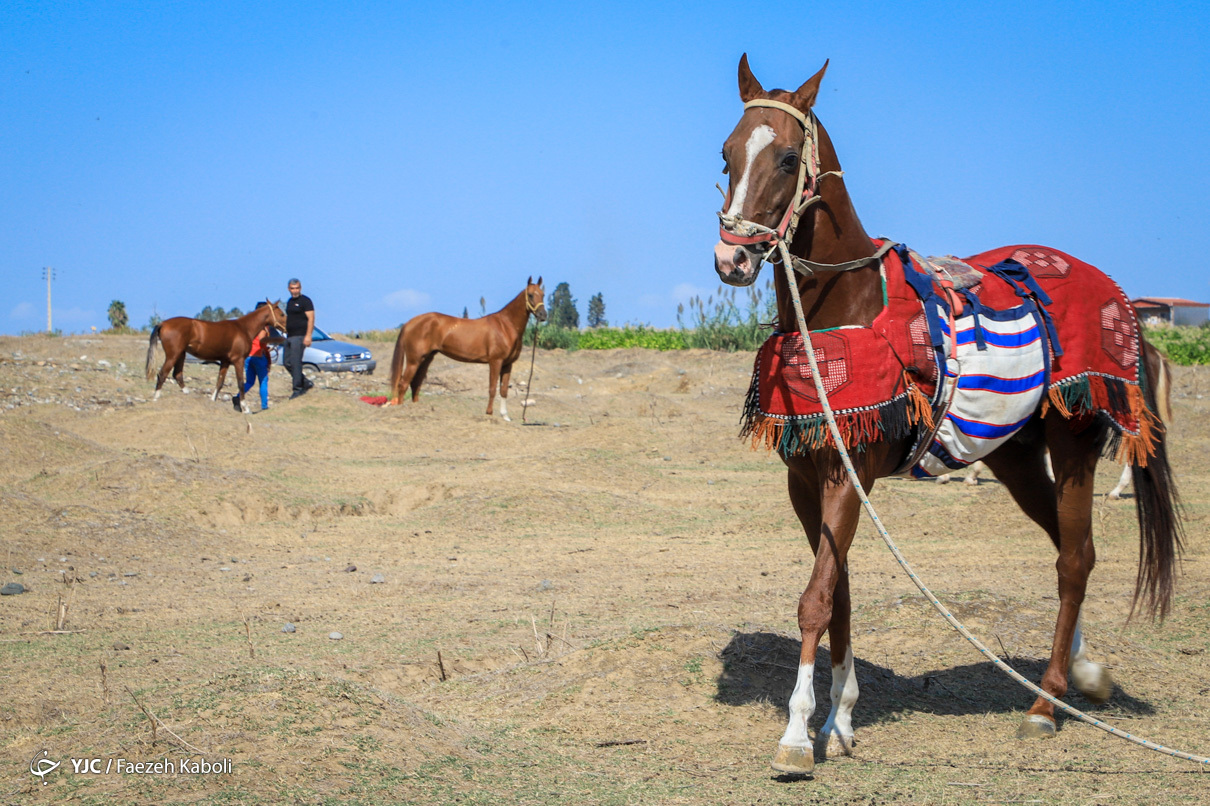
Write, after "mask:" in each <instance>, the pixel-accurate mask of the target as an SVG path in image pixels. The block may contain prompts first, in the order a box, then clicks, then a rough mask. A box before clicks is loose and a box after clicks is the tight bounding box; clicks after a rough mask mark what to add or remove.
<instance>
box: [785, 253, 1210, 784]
mask: <svg viewBox="0 0 1210 806" xmlns="http://www.w3.org/2000/svg"><path fill="white" fill-rule="evenodd" d="M777 246H778V248H779V249H780V250H781V257H782V266H784V267H785V271H786V281H787V283H788V284H789V286H790V298H791V300H793V302H794V315H795V316H796V317H797V318H798V329H799V332H800V333H802V341H803V349H804V350H805V351H806V353H807V362H808V363H809V364H810V365H811V380H812V381H813V382H814V383H815V393H816V394H817V395H819V403H820V405H821V406H822V407H823V413H824V418H825V419H826V420H827V422H828V431H829V432H830V433H831V434H832V442H833V443H834V444H835V445H836V452H837V453H839V454H840V460H841V461H842V462H843V463H844V469H845V471H847V472H848V474H849V481H850V482H851V483H852V485H853V489H855V490H856V491H857V495H858V497H859V498H860V499H861V505H862V506H863V507H865V511H866V514H868V515H869V516H870V520H872V521H873V522H874V527H875V528H876V529H877V530H878V534H879V535H880V536H881V537H882V540H883V542H884V543H886V545H887V548H889V549H890V550H891V554H893V555H894V556H895V559H896V560H897V561H898V562H899V565H900V566H901V567H902V568H903V570H904V572H905V573H907V575H908V578H909V579H911V580H912V582H913V583H914V584H915V585H916V587H917V588H919V589H920V592H921V593H923V594H924V596H925V598H926V599H928V600H929V601H930V602H932V604H933V607H934V608H936V609H937V612H938V613H940V614H941V615H942V617H943V618H944V619H945V620H946V621H948V622H949V624H950V626H951V627H953V628H954V629H955V630H957V631H958V633H959V634H960V635H961V636H962V637H963V638H965V639H966V640H967V641H970V642H971V644H972V645H973V646H974V647H975V649H977V650H979V651H980V652H982V653H983V655H984V657H986V658H987V659H988V660H990V661H991V662H992V663H993V664H995V666H996V668H997V669H999V670H1000V671H1002V672H1004V673H1005V674H1007V675H1008V676H1009V677H1011V678H1013V679H1014V680H1016V681H1017V682H1018V683H1020V684H1021V685H1023V686H1025V688H1027V689H1029V690H1030V691H1032V692H1033V693H1034V694H1036V695H1038V696H1039V697H1042V698H1043V699H1045V700H1047V701H1048V702H1050V703H1051V704H1052V705H1054V706H1056V707H1057V708H1059V709H1060V710H1062V711H1063V712H1065V713H1067V714H1070V715H1071V716H1074V717H1075V718H1076V719H1079V720H1080V721H1081V722H1087V723H1088V724H1089V725H1092V726H1093V727H1095V728H1100V729H1101V730H1103V731H1105V732H1107V733H1112V734H1113V735H1114V736H1118V737H1120V738H1123V739H1126V740H1127V741H1130V742H1134V743H1135V744H1137V745H1141V746H1142V747H1146V748H1147V749H1148V750H1155V751H1156V752H1159V753H1165V754H1167V755H1169V756H1175V757H1176V758H1183V759H1186V760H1188V761H1195V762H1197V763H1198V764H1210V758H1206V757H1205V756H1196V755H1193V754H1192V753H1185V752H1182V751H1180V750H1173V749H1172V748H1171V747H1165V746H1164V745H1162V744H1156V743H1155V742H1152V741H1148V740H1147V739H1144V738H1143V737H1141V736H1135V735H1134V734H1132V733H1127V732H1126V731H1123V730H1119V729H1118V728H1115V727H1114V726H1113V725H1109V724H1107V723H1105V722H1102V721H1101V720H1099V719H1096V718H1095V717H1091V716H1089V715H1088V714H1086V713H1084V712H1083V711H1081V710H1079V709H1077V708H1073V707H1072V706H1070V705H1068V704H1067V703H1065V702H1063V701H1062V700H1060V699H1058V698H1057V697H1054V696H1052V695H1050V694H1048V693H1047V692H1046V691H1043V690H1042V688H1041V687H1039V686H1037V685H1035V684H1034V683H1033V682H1032V681H1030V680H1027V679H1025V677H1023V676H1022V675H1021V674H1020V673H1019V672H1018V671H1017V670H1016V669H1014V668H1013V667H1012V666H1009V665H1008V664H1007V663H1005V662H1004V661H1002V660H1000V658H999V657H997V656H996V654H995V653H994V652H992V651H991V650H990V649H988V648H987V647H986V646H984V645H983V643H982V642H981V641H980V640H979V639H978V638H976V637H975V636H973V635H971V633H970V631H969V630H968V629H966V627H964V626H962V623H961V622H959V621H958V619H956V618H954V614H953V613H951V612H950V611H949V610H948V609H947V608H946V606H945V605H943V604H941V602H940V601H938V599H937V597H936V596H934V595H933V592H932V591H931V590H929V589H928V587H927V586H926V585H925V584H924V582H922V581H921V580H920V578H919V577H918V576H916V572H915V571H913V570H912V566H911V565H909V564H908V561H907V560H906V559H904V557H903V554H901V553H900V551H899V548H898V547H897V546H896V545H895V541H894V540H892V539H891V535H890V533H889V532H887V530H886V527H885V526H883V525H882V520H881V519H879V517H878V513H877V512H875V511H874V505H873V504H871V503H870V499H869V497H868V496H867V495H866V494H865V490H864V489H863V488H862V486H861V479H860V478H859V477H858V476H857V471H856V470H855V469H854V467H853V460H852V459H851V458H849V452H848V451H847V450H846V449H845V446H844V439H843V438H842V437H841V435H840V429H839V428H838V427H837V426H836V417H835V415H834V414H832V405H831V404H830V403H829V402H828V395H827V392H826V391H825V389H824V385H823V378H822V377H821V376H820V374H819V364H818V363H817V362H816V360H815V348H814V347H812V346H811V334H810V332H809V331H808V330H807V318H806V317H805V316H803V312H802V300H801V299H800V298H799V296H798V278H796V277H795V276H794V270H793V269H792V268H791V266H792V265H793V262H792V260H791V257H790V250H789V248H788V247H787V246H786V242H785V241H778V242H777Z"/></svg>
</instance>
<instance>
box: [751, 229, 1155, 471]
mask: <svg viewBox="0 0 1210 806" xmlns="http://www.w3.org/2000/svg"><path fill="white" fill-rule="evenodd" d="M959 263H962V264H965V265H966V266H967V267H968V268H969V269H971V271H965V272H964V271H963V270H962V269H961V266H959V265H958V264H959ZM942 269H944V270H942ZM947 278H948V279H947ZM882 281H883V287H884V292H885V293H884V298H885V299H886V304H885V306H884V308H883V310H882V312H881V313H880V314H879V315H878V316H877V317H876V318H875V320H874V322H873V323H871V325H870V326H868V327H862V326H851V327H842V328H832V329H828V330H823V331H812V333H811V341H812V344H813V345H814V348H815V359H816V362H817V363H818V364H819V367H820V373H821V376H822V380H823V383H824V389H825V391H826V392H827V394H828V399H829V401H830V403H831V405H832V409H833V413H834V414H835V416H836V422H837V426H838V427H839V430H840V433H841V437H842V439H843V440H844V443H845V446H846V448H848V449H850V450H861V449H862V448H863V447H864V446H866V445H869V444H871V443H874V442H878V441H881V440H884V439H901V438H905V437H909V436H911V437H914V438H915V440H916V441H917V442H919V441H920V440H923V439H928V440H930V444H929V445H928V446H927V448H926V449H923V450H924V452H923V454H922V456H921V458H920V459H919V460H918V461H917V463H916V464H915V466H914V467H912V468H910V469H909V472H910V473H911V474H912V475H914V476H917V477H929V476H934V475H938V474H942V473H948V472H950V471H951V470H956V469H960V468H962V467H965V466H966V465H968V464H970V463H972V462H974V461H975V460H977V459H979V458H982V457H983V456H986V455H987V454H988V453H990V452H991V451H993V450H994V449H995V448H997V447H998V446H999V445H1001V444H1003V443H1004V442H1005V441H1007V440H1008V439H1010V438H1011V437H1012V436H1013V434H1015V433H1016V432H1017V430H1019V429H1020V428H1021V427H1022V426H1024V425H1025V423H1026V422H1028V421H1029V419H1030V418H1031V417H1032V416H1034V414H1035V413H1039V412H1040V413H1045V412H1046V410H1047V408H1048V407H1049V406H1054V407H1055V409H1056V410H1057V411H1058V412H1059V413H1060V414H1061V415H1063V416H1064V417H1066V418H1068V419H1069V420H1071V423H1072V427H1073V428H1076V429H1082V428H1086V427H1088V426H1089V425H1091V424H1092V422H1093V420H1094V419H1096V418H1102V419H1104V420H1105V421H1106V422H1107V424H1108V425H1109V426H1110V430H1111V437H1110V439H1109V441H1108V443H1107V448H1106V451H1107V453H1108V454H1110V455H1113V456H1114V457H1115V458H1116V459H1117V460H1118V461H1120V462H1132V463H1135V464H1139V465H1145V464H1146V462H1147V458H1148V457H1149V456H1151V455H1152V453H1153V452H1154V449H1155V440H1156V437H1157V434H1156V428H1157V427H1158V419H1157V417H1156V416H1155V414H1154V413H1153V412H1151V411H1150V410H1149V409H1148V408H1147V406H1146V404H1145V402H1144V397H1143V390H1142V386H1141V383H1142V378H1143V377H1144V375H1143V372H1142V367H1141V364H1140V360H1141V355H1140V354H1141V351H1140V344H1139V339H1140V336H1139V326H1138V322H1137V321H1136V319H1135V316H1134V309H1133V308H1132V306H1131V305H1130V303H1129V301H1128V300H1127V299H1126V296H1125V295H1124V294H1123V293H1122V291H1121V289H1120V288H1118V286H1117V285H1116V284H1115V283H1114V282H1113V280H1111V279H1110V278H1109V277H1108V276H1106V275H1105V274H1104V273H1102V272H1101V271H1099V270H1098V269H1096V268H1094V267H1092V266H1090V265H1088V264H1086V263H1083V262H1081V261H1078V260H1076V259H1075V258H1073V257H1071V256H1070V255H1067V254H1064V253H1062V252H1059V251H1057V250H1055V249H1051V248H1049V247H1043V246H1032V245H1031V246H1009V247H1003V248H1001V249H996V250H993V251H991V252H985V253H983V254H980V255H975V256H973V257H970V258H965V259H964V260H962V261H957V260H956V259H954V258H946V259H942V260H940V261H939V260H938V259H935V258H928V259H921V258H920V257H919V256H918V255H916V254H915V253H912V252H910V251H909V250H907V249H906V248H904V247H897V248H896V249H894V250H892V251H891V252H888V253H887V255H886V257H885V258H884V259H883V264H882ZM742 423H743V427H742V430H741V435H743V436H746V437H749V438H750V439H751V441H752V445H753V447H754V448H756V447H758V446H762V445H763V446H764V447H766V448H767V449H772V450H776V451H778V452H779V453H780V454H782V455H783V456H794V455H801V454H804V453H806V452H807V451H810V450H814V449H817V448H821V447H825V446H830V445H832V437H831V434H830V433H829V432H828V428H827V424H826V422H825V420H824V416H823V411H822V407H821V406H820V404H819V400H818V398H817V395H816V393H815V386H814V383H813V381H812V380H811V373H810V367H809V364H808V362H807V359H806V355H805V354H804V346H803V339H802V335H801V334H800V333H774V334H773V335H772V336H770V337H769V339H768V340H767V341H766V342H765V344H764V345H763V346H762V347H761V349H760V350H759V351H758V353H757V356H756V366H755V368H754V371H753V375H752V383H751V385H750V387H749V390H748V395H747V398H746V400H745V404H744V412H743V417H742Z"/></svg>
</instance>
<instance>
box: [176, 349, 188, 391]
mask: <svg viewBox="0 0 1210 806" xmlns="http://www.w3.org/2000/svg"><path fill="white" fill-rule="evenodd" d="M172 379H173V380H174V381H176V385H177V386H179V387H181V392H182V393H184V394H189V390H188V389H186V388H185V353H184V352H182V353H181V354H180V355H178V356H177V357H176V361H175V362H174V363H173V365H172Z"/></svg>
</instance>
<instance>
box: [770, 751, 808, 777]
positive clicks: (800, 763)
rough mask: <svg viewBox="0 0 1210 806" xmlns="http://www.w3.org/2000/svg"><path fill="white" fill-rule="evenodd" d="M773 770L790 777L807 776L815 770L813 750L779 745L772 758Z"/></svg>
mask: <svg viewBox="0 0 1210 806" xmlns="http://www.w3.org/2000/svg"><path fill="white" fill-rule="evenodd" d="M773 769H775V770H777V771H778V772H786V773H790V774H791V775H808V774H809V773H811V772H812V771H813V770H814V769H815V750H814V748H811V747H789V746H787V745H784V744H779V745H777V754H776V755H774V756H773Z"/></svg>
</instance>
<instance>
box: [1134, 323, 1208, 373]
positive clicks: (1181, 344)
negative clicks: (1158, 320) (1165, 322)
mask: <svg viewBox="0 0 1210 806" xmlns="http://www.w3.org/2000/svg"><path fill="white" fill-rule="evenodd" d="M1143 335H1144V336H1145V337H1146V339H1147V341H1149V342H1151V344H1152V345H1153V346H1155V347H1158V348H1159V350H1160V351H1161V352H1162V353H1163V354H1164V355H1166V356H1168V360H1169V361H1171V362H1173V363H1174V364H1180V365H1181V366H1183V367H1189V366H1195V365H1203V364H1210V328H1206V327H1145V328H1143Z"/></svg>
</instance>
